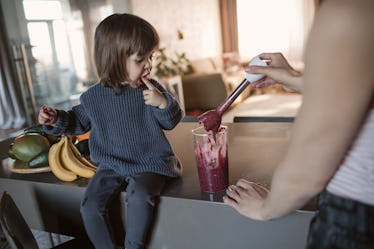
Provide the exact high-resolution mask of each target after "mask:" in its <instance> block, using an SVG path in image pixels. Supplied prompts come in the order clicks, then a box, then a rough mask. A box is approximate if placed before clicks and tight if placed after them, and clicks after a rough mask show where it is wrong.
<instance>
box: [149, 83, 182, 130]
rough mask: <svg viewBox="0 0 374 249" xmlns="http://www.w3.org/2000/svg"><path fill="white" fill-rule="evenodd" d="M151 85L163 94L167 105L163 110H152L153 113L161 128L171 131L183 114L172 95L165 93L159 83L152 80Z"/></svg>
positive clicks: (155, 108)
mask: <svg viewBox="0 0 374 249" xmlns="http://www.w3.org/2000/svg"><path fill="white" fill-rule="evenodd" d="M152 83H153V84H154V85H155V86H156V87H157V88H158V89H159V90H160V91H161V92H162V93H163V94H164V96H165V98H166V100H167V105H166V107H165V108H164V109H160V108H157V107H154V108H153V113H154V116H155V117H156V119H157V120H158V122H159V124H160V125H161V127H162V128H163V129H165V130H171V129H173V128H174V127H175V126H176V125H177V124H178V123H179V122H180V121H181V119H182V116H183V113H182V110H181V107H180V105H179V103H178V101H177V100H176V99H175V97H174V96H173V94H171V93H170V92H168V91H166V90H165V89H164V88H163V87H162V86H161V85H160V83H158V82H157V81H155V80H152Z"/></svg>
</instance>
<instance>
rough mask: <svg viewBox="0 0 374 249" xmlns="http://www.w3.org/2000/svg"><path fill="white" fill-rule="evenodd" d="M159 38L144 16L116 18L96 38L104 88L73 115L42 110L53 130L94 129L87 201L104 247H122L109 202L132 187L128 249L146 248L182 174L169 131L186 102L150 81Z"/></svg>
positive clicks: (94, 233)
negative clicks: (160, 204)
mask: <svg viewBox="0 0 374 249" xmlns="http://www.w3.org/2000/svg"><path fill="white" fill-rule="evenodd" d="M158 43H159V37H158V34H157V32H156V30H155V29H154V27H153V26H152V25H151V24H149V23H148V22H147V21H145V20H143V19H141V18H140V17H137V16H134V15H130V14H113V15H111V16H109V17H107V18H106V19H104V20H103V21H102V22H101V23H100V24H99V25H98V27H97V29H96V33H95V48H94V49H95V63H96V68H97V72H98V76H99V79H100V80H99V84H96V85H94V86H92V87H91V88H90V89H88V90H87V91H86V92H85V93H83V94H82V96H81V98H80V104H79V105H77V106H74V107H73V108H72V110H70V111H68V112H65V111H61V110H55V109H53V108H50V107H46V106H42V107H41V109H40V113H39V122H40V123H41V124H43V128H44V130H45V131H46V132H47V133H52V134H64V133H66V134H70V135H76V134H82V133H85V132H87V131H89V130H91V135H90V138H89V145H90V153H91V154H90V158H91V160H92V162H93V163H95V164H97V165H98V169H97V172H96V174H95V175H94V177H93V178H92V179H91V180H90V182H89V184H88V186H87V190H86V193H85V197H84V199H83V201H82V204H81V214H82V218H83V222H84V225H85V229H86V232H87V234H88V236H89V238H90V240H91V242H92V243H93V244H94V246H95V248H97V249H104V248H105V249H110V248H115V245H114V242H113V240H112V236H113V235H112V234H111V228H110V226H109V221H108V217H107V206H108V204H109V203H110V202H111V201H112V200H113V199H115V197H117V196H118V195H119V194H120V193H121V191H122V190H124V189H126V192H127V193H126V205H127V208H126V210H127V214H126V239H125V247H126V248H127V249H139V248H144V246H145V242H144V240H145V237H146V232H147V230H148V229H149V226H150V223H151V220H152V218H153V211H154V208H155V205H156V202H157V198H158V197H159V195H160V192H161V191H162V189H163V187H164V186H165V183H166V181H167V180H168V179H170V178H175V177H178V176H179V175H180V173H181V167H180V164H179V161H178V160H177V158H176V156H175V155H174V153H173V150H172V148H171V146H170V144H169V142H168V140H167V138H166V137H165V135H164V133H163V130H170V129H173V128H174V127H175V126H176V125H177V124H178V122H179V121H180V120H181V118H182V111H181V109H180V106H179V104H178V102H177V101H176V100H175V99H174V98H173V97H172V95H171V94H170V93H168V92H166V91H165V90H164V89H163V88H162V86H161V85H160V84H159V83H158V82H156V81H155V80H153V79H150V80H148V79H147V77H148V76H149V74H150V71H151V62H152V54H153V52H154V50H155V49H156V48H157V46H158Z"/></svg>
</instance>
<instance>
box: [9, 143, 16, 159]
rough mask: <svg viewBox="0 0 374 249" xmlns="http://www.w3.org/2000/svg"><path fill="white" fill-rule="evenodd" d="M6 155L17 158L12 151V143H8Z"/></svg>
mask: <svg viewBox="0 0 374 249" xmlns="http://www.w3.org/2000/svg"><path fill="white" fill-rule="evenodd" d="M8 157H10V158H13V159H17V158H16V156H15V155H14V153H13V143H12V144H10V145H9V147H8Z"/></svg>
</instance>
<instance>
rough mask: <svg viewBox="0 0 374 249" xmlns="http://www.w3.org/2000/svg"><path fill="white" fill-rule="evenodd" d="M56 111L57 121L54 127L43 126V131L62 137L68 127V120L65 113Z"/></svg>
mask: <svg viewBox="0 0 374 249" xmlns="http://www.w3.org/2000/svg"><path fill="white" fill-rule="evenodd" d="M56 111H57V120H56V123H55V125H54V126H52V125H43V131H44V132H45V133H47V134H53V135H62V134H64V133H65V132H66V128H67V127H68V125H69V118H68V115H67V113H66V112H64V111H61V110H56Z"/></svg>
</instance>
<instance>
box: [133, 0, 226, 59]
mask: <svg viewBox="0 0 374 249" xmlns="http://www.w3.org/2000/svg"><path fill="white" fill-rule="evenodd" d="M131 6H132V11H133V14H135V15H138V16H141V17H143V18H144V19H146V20H147V21H149V22H150V23H151V24H152V25H154V27H155V28H156V29H157V31H158V33H159V35H160V38H161V46H167V47H172V48H175V49H176V50H177V51H178V52H186V54H187V56H188V58H189V59H199V58H204V57H210V56H217V55H220V54H221V51H222V41H221V30H220V16H219V5H218V0H204V1H201V0H188V1H186V0H141V1H139V0H132V3H131ZM177 30H181V31H182V32H183V34H184V39H183V40H178V37H177Z"/></svg>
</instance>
